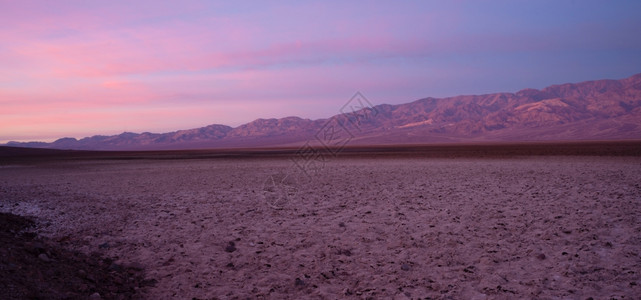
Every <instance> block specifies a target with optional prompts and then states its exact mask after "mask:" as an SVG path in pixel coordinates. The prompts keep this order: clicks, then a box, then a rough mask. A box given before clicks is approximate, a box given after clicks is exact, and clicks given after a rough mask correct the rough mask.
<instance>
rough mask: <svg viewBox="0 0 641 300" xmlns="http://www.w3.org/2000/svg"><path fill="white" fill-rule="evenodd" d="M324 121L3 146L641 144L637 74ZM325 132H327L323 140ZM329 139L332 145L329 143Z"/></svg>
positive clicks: (429, 101) (383, 108)
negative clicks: (633, 141)
mask: <svg viewBox="0 0 641 300" xmlns="http://www.w3.org/2000/svg"><path fill="white" fill-rule="evenodd" d="M356 107H359V108H360V110H355V111H353V112H351V113H347V114H342V115H337V116H334V117H331V118H329V119H321V120H309V119H301V118H298V117H287V118H282V119H258V120H255V121H253V122H250V123H247V124H244V125H241V126H238V127H236V128H232V127H229V126H225V125H209V126H206V127H202V128H196V129H189V130H180V131H176V132H170V133H163V134H157V133H148V132H146V133H141V134H136V133H128V132H125V133H122V134H120V135H115V136H93V137H87V138H83V139H80V140H76V139H73V138H63V139H59V140H57V141H55V142H53V143H39V142H33V143H13V142H11V143H9V144H8V145H13V146H23V147H25V146H26V147H38V148H57V149H84V150H152V149H196V148H217V147H252V146H286V145H290V146H292V145H302V144H304V143H306V142H309V143H311V144H326V145H327V144H333V145H342V144H345V143H350V144H353V145H364V144H392V143H393V144H403V143H438V142H486V141H487V142H489V141H497V142H500V141H503V142H505V141H544V140H547V141H553V140H617V139H641V74H637V75H634V76H632V77H629V78H626V79H622V80H598V81H588V82H582V83H576V84H570V83H569V84H562V85H553V86H550V87H547V88H544V89H542V90H535V89H525V90H521V91H519V92H517V93H496V94H488V95H478V96H475V95H473V96H457V97H450V98H440V99H437V98H425V99H420V100H417V101H414V102H411V103H407V104H400V105H387V104H383V105H378V106H373V107H367V106H366V105H365V106H364V105H362V103H361V105H356ZM328 129H331V131H332V132H334V133H335V134H332V135H330V136H329V137H328V135H327V132H328ZM334 141H335V142H336V143H334Z"/></svg>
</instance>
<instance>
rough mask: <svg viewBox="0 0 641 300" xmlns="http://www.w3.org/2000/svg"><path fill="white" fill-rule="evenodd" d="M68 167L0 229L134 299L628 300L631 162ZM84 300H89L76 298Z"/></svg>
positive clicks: (16, 170)
mask: <svg viewBox="0 0 641 300" xmlns="http://www.w3.org/2000/svg"><path fill="white" fill-rule="evenodd" d="M308 167H309V168H308V169H306V170H307V171H308V174H304V173H303V172H301V170H300V169H299V168H297V167H296V165H295V164H294V162H292V160H290V159H287V158H260V159H258V158H239V159H234V158H218V159H175V160H172V159H162V160H153V159H150V160H145V159H135V160H79V161H73V160H72V161H67V162H58V163H56V162H42V163H38V164H30V165H19V164H18V165H11V164H5V165H2V166H1V167H0V211H3V212H12V213H15V214H19V215H24V216H34V217H35V218H36V221H37V224H38V226H37V232H38V233H39V234H40V235H42V236H45V237H48V238H50V239H51V240H52V241H56V242H58V243H60V244H62V245H63V246H64V247H67V248H69V249H75V250H79V251H81V252H83V253H88V254H89V253H94V254H95V253H98V254H100V255H101V256H104V257H110V258H113V259H114V260H115V261H116V262H118V263H120V264H123V265H130V264H139V265H142V266H143V267H144V268H145V270H146V275H145V276H146V277H147V278H148V279H155V280H156V281H157V283H156V284H155V286H153V287H151V288H149V289H148V290H147V291H146V297H147V298H149V299H169V298H179V299H191V298H197V299H205V298H206V299H210V298H219V299H236V298H243V299H244V298H247V297H251V298H270V299H272V298H273V299H281V298H282V299H285V298H289V299H300V298H317V299H339V298H356V299H360V298H372V299H419V298H420V299H424V298H432V299H516V298H526V299H527V298H537V299H587V298H589V297H592V298H594V299H611V298H615V299H635V298H636V299H638V297H639V295H641V287H640V285H641V274H640V272H641V206H640V204H641V158H640V157H562V156H553V157H512V158H504V159H498V158H457V159H448V158H416V157H414V158H409V157H402V156H399V157H385V158H375V157H369V158H357V157H343V158H341V157H337V158H332V159H329V160H327V161H325V162H323V163H318V164H316V165H314V166H313V169H312V166H308ZM87 296H89V295H87Z"/></svg>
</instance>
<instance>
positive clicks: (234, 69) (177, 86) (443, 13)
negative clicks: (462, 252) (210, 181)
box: [0, 0, 641, 143]
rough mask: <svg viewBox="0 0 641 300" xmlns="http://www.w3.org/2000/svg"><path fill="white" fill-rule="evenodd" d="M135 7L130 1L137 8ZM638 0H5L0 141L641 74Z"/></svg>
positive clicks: (319, 111)
mask: <svg viewBox="0 0 641 300" xmlns="http://www.w3.org/2000/svg"><path fill="white" fill-rule="evenodd" d="M132 3H135V4H132ZM640 12H641V1H585V0H581V1H559V0H557V1H538V0H537V1H516V0H515V1H388V2H374V1H362V2H361V1H350V2H349V3H348V4H344V3H343V2H339V1H336V2H329V1H255V2H253V1H251V2H250V1H228V2H222V1H221V2H215V1H180V2H179V1H166V2H164V3H163V2H161V1H26V0H20V1H7V0H0V104H1V106H0V107H1V109H0V143H4V142H6V141H10V140H15V141H31V140H41V141H52V140H55V139H56V138H59V137H65V136H71V137H76V138H80V137H84V136H90V135H95V134H118V133H121V132H123V131H133V132H143V131H151V132H167V131H173V130H178V129H189V128H194V127H201V126H206V125H209V124H214V123H217V124H226V125H230V126H238V125H240V124H243V123H247V122H250V121H253V120H255V119H257V118H272V117H285V116H291V115H296V116H300V117H304V118H311V119H317V118H326V117H329V116H332V115H334V114H337V113H338V110H339V109H340V108H341V107H342V105H343V104H344V103H345V102H346V101H348V100H349V98H350V97H351V96H352V95H353V94H354V93H355V92H357V91H360V92H362V93H363V95H365V97H367V98H368V99H369V101H370V102H372V103H374V104H382V103H389V104H399V103H406V102H411V101H414V100H416V99H419V98H424V97H428V96H432V97H445V96H455V95H460V94H482V93H492V92H516V91H518V90H520V89H523V88H543V87H545V86H547V85H550V84H555V83H565V82H578V81H585V80H592V79H604V78H611V79H619V78H624V77H628V76H630V75H633V74H635V73H641V33H640V28H641V13H640Z"/></svg>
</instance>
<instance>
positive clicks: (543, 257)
mask: <svg viewBox="0 0 641 300" xmlns="http://www.w3.org/2000/svg"><path fill="white" fill-rule="evenodd" d="M536 258H538V259H540V260H544V259H545V258H546V256H545V254H543V253H541V254H539V255H537V256H536Z"/></svg>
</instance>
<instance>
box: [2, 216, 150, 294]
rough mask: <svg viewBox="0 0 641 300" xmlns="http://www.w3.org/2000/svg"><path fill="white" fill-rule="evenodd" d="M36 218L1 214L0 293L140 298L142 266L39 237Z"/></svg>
mask: <svg viewBox="0 0 641 300" xmlns="http://www.w3.org/2000/svg"><path fill="white" fill-rule="evenodd" d="M34 225H35V223H34V221H33V220H31V219H29V218H25V217H21V216H17V215H13V214H7V213H0V245H1V247H0V272H1V273H2V276H0V298H2V299H87V298H88V299H103V298H104V299H140V298H142V297H143V294H144V290H145V287H147V286H151V285H153V284H154V281H153V280H145V279H144V273H143V270H142V266H140V265H139V264H138V265H135V264H134V265H130V266H124V265H119V264H116V263H114V262H113V261H112V260H111V259H109V258H103V257H100V256H98V255H96V254H95V253H94V254H93V255H86V254H83V253H80V252H77V251H70V250H67V249H64V248H61V247H60V246H58V245H57V244H56V243H52V242H51V241H49V240H48V239H43V238H40V237H38V236H37V235H36V234H35V233H34V232H32V230H33V226H34Z"/></svg>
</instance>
